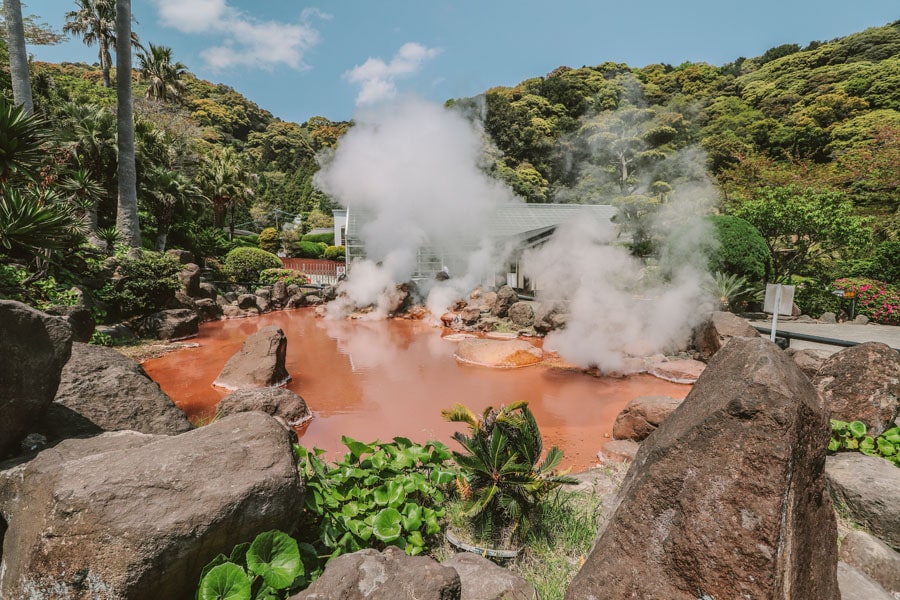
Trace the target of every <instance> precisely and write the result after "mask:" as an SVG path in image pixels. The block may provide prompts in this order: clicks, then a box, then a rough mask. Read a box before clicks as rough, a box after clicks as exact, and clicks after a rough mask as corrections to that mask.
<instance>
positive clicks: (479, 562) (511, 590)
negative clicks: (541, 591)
mask: <svg viewBox="0 0 900 600" xmlns="http://www.w3.org/2000/svg"><path fill="white" fill-rule="evenodd" d="M441 564H442V565H443V566H445V567H451V568H452V569H454V570H455V571H456V572H457V573H459V581H460V584H461V585H462V593H461V595H460V600H513V599H516V598H521V599H522V600H531V599H532V598H537V592H535V590H534V587H533V586H532V585H531V584H530V583H528V582H527V581H525V580H524V579H522V578H521V577H520V576H518V575H516V574H515V573H513V572H512V571H510V570H509V569H504V568H503V567H501V566H499V565H497V564H495V563H492V562H491V561H489V560H488V559H486V558H483V557H481V556H479V555H477V554H473V553H471V552H459V553H457V554H456V555H455V556H451V557H450V558H449V559H447V560H445V561H444V562H442V563H441Z"/></svg>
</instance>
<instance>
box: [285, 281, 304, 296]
mask: <svg viewBox="0 0 900 600" xmlns="http://www.w3.org/2000/svg"><path fill="white" fill-rule="evenodd" d="M301 291H302V290H301V289H300V286H299V285H297V284H296V283H292V284H291V285H289V286H287V293H288V296H296V295H297V294H299V293H301Z"/></svg>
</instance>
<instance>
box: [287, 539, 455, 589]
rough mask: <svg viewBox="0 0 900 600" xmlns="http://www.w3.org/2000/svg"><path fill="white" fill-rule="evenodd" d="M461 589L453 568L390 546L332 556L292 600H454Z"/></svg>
mask: <svg viewBox="0 0 900 600" xmlns="http://www.w3.org/2000/svg"><path fill="white" fill-rule="evenodd" d="M460 589H461V584H460V578H459V574H458V573H457V572H456V570H455V569H453V568H452V567H445V566H442V565H440V564H439V563H437V562H436V561H434V560H433V559H431V558H428V557H426V556H407V555H406V553H405V552H403V550H401V549H400V548H397V547H396V546H388V547H387V548H385V550H384V551H383V552H378V551H377V550H372V549H371V548H369V549H366V550H360V551H359V552H353V553H352V554H343V555H341V556H338V557H337V558H335V559H332V560H331V561H330V562H329V563H328V566H327V567H326V568H325V572H324V573H322V576H321V577H319V578H318V579H317V580H316V581H315V582H313V584H312V585H311V586H309V587H308V588H307V589H306V590H304V591H302V592H300V593H298V594H294V595H293V596H291V597H290V598H289V600H351V599H352V600H406V599H407V598H409V599H412V598H415V599H416V600H454V599H456V598H459V597H460Z"/></svg>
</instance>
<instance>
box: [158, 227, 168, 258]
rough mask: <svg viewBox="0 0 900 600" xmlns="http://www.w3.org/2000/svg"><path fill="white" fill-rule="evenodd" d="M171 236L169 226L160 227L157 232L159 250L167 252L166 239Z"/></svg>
mask: <svg viewBox="0 0 900 600" xmlns="http://www.w3.org/2000/svg"><path fill="white" fill-rule="evenodd" d="M168 237H169V228H168V227H166V228H165V229H160V230H159V231H157V232H156V244H155V248H156V251H157V252H165V251H166V240H167V239H168Z"/></svg>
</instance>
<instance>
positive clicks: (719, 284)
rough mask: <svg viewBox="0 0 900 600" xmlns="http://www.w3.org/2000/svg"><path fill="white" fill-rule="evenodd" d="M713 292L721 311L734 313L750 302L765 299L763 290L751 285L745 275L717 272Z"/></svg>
mask: <svg viewBox="0 0 900 600" xmlns="http://www.w3.org/2000/svg"><path fill="white" fill-rule="evenodd" d="M713 286H714V287H713V288H712V290H711V291H712V292H713V293H714V294H715V295H716V297H717V298H718V299H719V309H720V310H727V311H731V312H734V311H735V310H737V309H739V308H741V307H742V306H743V305H745V304H746V303H748V302H758V301H760V300H762V298H763V290H762V289H761V288H759V287H758V286H753V285H751V284H750V283H749V282H748V281H747V278H746V277H744V276H743V275H735V274H729V273H722V272H720V271H716V273H715V281H714V282H713Z"/></svg>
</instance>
